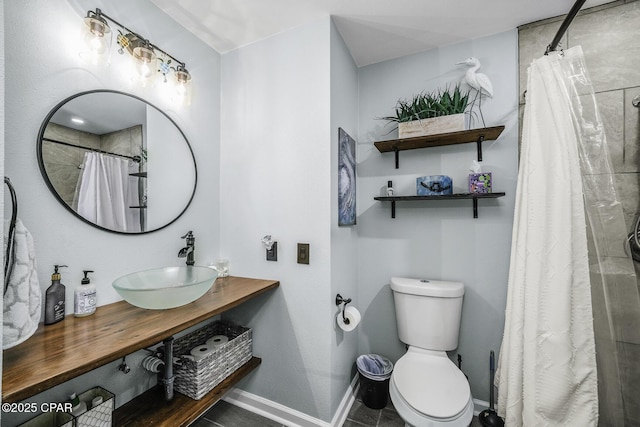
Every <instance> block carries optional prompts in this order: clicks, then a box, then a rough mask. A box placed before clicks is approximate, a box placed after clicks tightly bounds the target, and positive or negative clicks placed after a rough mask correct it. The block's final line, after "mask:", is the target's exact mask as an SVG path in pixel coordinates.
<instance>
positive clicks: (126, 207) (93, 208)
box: [77, 151, 140, 232]
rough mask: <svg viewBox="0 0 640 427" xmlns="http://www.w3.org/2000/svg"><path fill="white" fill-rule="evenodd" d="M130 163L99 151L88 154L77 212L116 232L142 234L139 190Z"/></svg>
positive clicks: (79, 188) (84, 165) (79, 187)
mask: <svg viewBox="0 0 640 427" xmlns="http://www.w3.org/2000/svg"><path fill="white" fill-rule="evenodd" d="M130 172H132V170H131V166H130V165H129V160H127V159H124V158H121V157H116V156H111V155H106V154H102V153H97V152H92V151H90V152H87V153H85V155H84V162H83V171H82V175H81V178H80V182H79V185H78V191H77V199H78V204H77V212H78V214H79V215H81V216H82V217H84V218H86V219H87V220H89V221H90V222H92V223H94V224H97V225H99V226H101V227H104V228H107V229H109V230H114V231H123V232H137V231H140V213H139V209H131V208H130V206H138V205H139V204H140V202H139V200H138V187H137V185H131V184H132V178H131V177H130V176H129V173H130Z"/></svg>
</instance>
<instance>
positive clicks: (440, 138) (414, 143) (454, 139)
mask: <svg viewBox="0 0 640 427" xmlns="http://www.w3.org/2000/svg"><path fill="white" fill-rule="evenodd" d="M503 130H504V126H494V127H488V128H480V129H470V130H462V131H459V132H449V133H441V134H437V135H427V136H417V137H414V138H403V139H391V140H388V141H378V142H374V144H373V145H375V147H376V148H377V149H378V151H380V152H381V153H388V152H394V153H395V157H396V169H398V167H399V155H398V153H399V152H400V151H405V150H415V149H418V148H428V147H439V146H442V145H454V144H466V143H469V142H475V143H476V145H477V150H478V161H479V162H481V161H482V142H483V141H491V140H494V139H498V137H499V136H500V134H501V133H502V131H503Z"/></svg>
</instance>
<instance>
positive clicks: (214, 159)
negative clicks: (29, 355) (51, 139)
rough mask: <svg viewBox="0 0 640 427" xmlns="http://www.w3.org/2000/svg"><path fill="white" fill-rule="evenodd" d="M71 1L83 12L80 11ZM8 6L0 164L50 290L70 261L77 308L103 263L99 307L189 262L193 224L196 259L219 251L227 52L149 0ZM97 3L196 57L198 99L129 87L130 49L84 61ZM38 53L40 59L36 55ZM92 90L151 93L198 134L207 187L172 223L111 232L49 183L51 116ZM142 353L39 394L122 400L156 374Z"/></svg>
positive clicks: (188, 131)
mask: <svg viewBox="0 0 640 427" xmlns="http://www.w3.org/2000/svg"><path fill="white" fill-rule="evenodd" d="M72 4H77V5H79V6H78V7H79V9H82V10H81V11H80V10H76V9H73V8H72V7H71V5H72ZM3 6H4V19H3V22H4V26H3V32H2V33H3V36H4V41H5V44H4V50H5V55H0V57H1V58H6V63H5V71H6V84H4V85H3V90H4V103H3V104H4V105H7V106H10V107H9V108H7V110H6V111H5V122H4V123H5V124H6V125H5V127H4V132H3V133H1V134H2V135H3V136H4V138H5V140H6V141H7V143H6V144H4V150H0V159H1V158H2V157H1V156H3V155H4V158H5V162H2V163H0V164H2V165H4V168H5V174H6V175H8V176H10V177H11V179H12V181H13V182H14V184H15V187H16V191H17V194H18V201H19V209H20V217H21V219H22V221H23V222H24V224H25V226H26V227H27V228H28V229H29V230H30V232H31V233H32V235H33V237H34V240H35V247H36V258H37V262H38V279H39V282H40V285H41V288H42V289H43V291H44V290H45V289H46V288H47V287H48V286H49V285H50V283H51V282H50V276H51V272H52V266H53V264H68V265H69V268H68V269H67V270H66V271H64V272H63V273H62V277H63V279H62V282H63V283H64V284H65V285H67V310H68V312H73V289H74V288H75V287H76V286H78V285H79V284H80V278H81V277H82V269H87V268H90V269H92V270H95V280H92V282H93V283H95V284H96V286H97V292H98V303H99V305H104V304H107V303H110V302H113V301H115V300H119V299H120V298H119V297H118V296H117V294H116V293H115V291H114V290H113V288H112V286H111V282H112V281H113V280H114V279H115V278H117V277H118V276H120V275H122V274H125V273H130V272H133V271H139V270H143V269H147V268H154V267H159V266H167V265H176V263H178V262H184V260H178V258H177V253H178V250H179V249H180V248H181V247H182V244H183V241H182V240H180V236H182V235H183V234H184V232H185V231H186V230H193V231H194V233H195V234H196V236H197V238H198V240H197V242H198V247H197V251H196V262H197V263H205V262H207V261H210V260H213V259H216V258H218V244H219V223H220V221H219V213H218V207H219V205H218V199H219V196H218V188H219V170H218V168H217V166H216V165H218V164H219V132H218V128H219V115H220V113H219V108H220V107H219V99H220V97H219V82H220V78H219V59H220V57H219V55H218V54H217V53H216V52H215V51H213V50H212V49H211V48H209V47H207V46H206V45H205V44H204V43H202V42H201V41H200V40H198V39H197V38H196V37H195V36H193V35H192V34H191V33H189V32H187V31H186V30H185V29H184V28H183V27H181V26H180V25H178V24H176V23H175V22H174V21H173V20H171V19H169V17H167V16H166V15H165V14H164V13H162V12H161V11H160V10H159V9H157V8H156V7H155V6H153V5H151V3H149V2H148V1H146V0H132V1H129V2H126V4H125V3H122V4H120V3H119V2H118V3H117V4H116V2H109V1H81V0H78V1H75V0H73V1H72V0H69V1H65V0H56V1H47V0H33V1H29V2H13V1H11V2H3ZM95 7H100V8H102V10H103V11H104V12H105V13H108V14H110V15H112V16H113V17H114V18H116V19H118V20H121V21H122V22H123V23H126V24H127V25H128V26H131V27H132V28H134V29H136V30H137V31H139V32H140V33H142V34H144V35H147V36H148V37H150V38H151V39H152V40H153V42H154V43H157V44H158V45H160V46H161V47H162V48H163V49H166V50H168V51H169V52H172V53H175V55H176V56H177V57H178V58H180V59H182V60H184V61H186V62H187V65H188V66H189V70H190V72H191V73H192V75H193V85H194V87H193V89H194V96H193V100H192V103H191V106H190V107H180V106H175V105H172V104H170V103H169V102H168V101H167V100H166V99H164V98H163V97H162V96H161V95H160V94H159V93H158V92H156V91H155V90H153V89H152V88H146V89H142V88H139V87H137V86H132V85H130V82H129V80H128V78H126V77H125V76H126V74H125V73H124V72H123V68H122V67H124V69H125V70H126V68H127V67H128V61H126V59H127V58H126V57H124V56H119V55H117V54H114V56H113V57H112V64H111V66H110V67H108V68H93V67H91V66H87V65H84V64H82V63H80V61H79V57H78V48H77V44H76V43H77V39H78V34H79V29H80V25H81V20H82V17H83V16H84V15H85V14H86V11H87V10H88V9H93V8H95ZM0 45H2V44H0ZM34 54H35V55H36V56H37V57H38V60H37V61H34V60H33V57H34V56H33V55H34ZM122 64H124V65H122ZM121 65H122V67H121ZM92 89H115V90H123V91H126V92H129V93H133V94H135V95H137V96H140V97H142V98H144V99H146V100H148V101H149V102H151V103H152V104H154V105H156V106H158V107H159V108H161V109H163V110H164V111H165V112H166V113H167V114H168V115H169V116H170V117H171V118H172V119H173V120H174V121H175V122H176V123H177V124H178V125H179V126H180V127H181V128H182V130H183V131H184V133H185V135H186V136H187V138H188V139H189V141H190V143H191V146H192V148H193V150H194V153H195V155H196V157H197V159H198V160H197V162H198V166H199V179H200V182H199V187H198V189H197V190H196V194H195V198H194V200H193V203H192V204H191V207H190V209H189V210H188V211H187V212H186V213H185V215H184V216H183V217H182V218H180V219H179V220H178V221H177V222H175V223H174V224H172V225H171V226H169V227H167V228H166V229H163V230H161V231H158V232H155V233H151V234H148V235H144V236H122V235H116V234H113V233H106V232H104V231H101V230H98V229H95V228H93V227H90V226H88V225H86V224H85V223H83V222H81V221H80V220H78V219H77V218H75V217H73V216H72V215H70V214H69V213H68V212H67V210H66V209H65V208H64V207H63V206H62V205H61V204H60V203H59V202H58V201H57V200H56V199H55V198H54V197H53V196H52V195H51V194H50V192H49V190H48V188H47V187H46V185H45V183H44V180H43V179H42V176H41V175H40V171H39V170H38V164H37V160H36V155H35V154H36V150H35V144H36V138H37V135H38V130H39V127H40V125H41V123H42V120H43V119H44V118H45V116H46V115H47V113H48V112H49V111H50V110H51V109H52V108H53V107H54V106H55V105H56V104H57V103H58V102H59V101H61V100H63V99H65V98H67V97H68V96H70V95H72V94H74V93H77V92H82V91H86V90H92ZM2 153H4V154H2ZM211 165H214V166H211ZM205 183H206V184H205ZM98 310H100V308H98ZM142 356H144V353H142V354H141V353H136V355H134V356H132V357H131V358H127V361H128V362H129V363H130V366H131V367H132V373H131V374H129V375H124V374H121V373H119V372H118V371H117V370H116V366H117V364H118V363H119V362H114V363H111V364H108V365H106V366H104V367H102V368H100V369H97V370H95V371H93V372H92V373H90V374H87V375H84V376H81V377H79V378H77V379H76V380H73V381H70V382H68V383H65V384H62V385H60V386H59V387H55V388H53V389H51V390H49V391H47V392H46V393H43V394H40V395H37V396H34V397H33V398H31V399H30V401H32V402H51V401H64V400H65V399H66V398H67V397H68V395H69V394H71V393H72V392H74V391H75V392H81V391H84V390H86V389H88V388H90V387H93V386H95V385H96V384H100V385H102V386H103V387H105V388H106V389H108V390H110V391H112V392H114V393H115V394H116V396H117V399H116V403H117V405H118V406H119V405H120V404H122V403H123V402H124V401H126V400H128V399H130V398H131V397H133V396H135V395H136V394H137V393H140V392H141V391H144V389H145V388H146V387H147V386H148V385H149V383H150V382H151V378H153V375H149V374H146V373H144V372H141V370H142V368H141V367H140V360H141V358H142ZM27 415H28V414H27ZM23 418H24V417H23ZM27 418H28V416H27ZM2 421H3V425H8V426H10V425H14V424H15V423H16V422H18V421H19V420H18V419H17V418H16V417H14V418H11V419H10V418H9V417H8V416H7V414H3V420H2Z"/></svg>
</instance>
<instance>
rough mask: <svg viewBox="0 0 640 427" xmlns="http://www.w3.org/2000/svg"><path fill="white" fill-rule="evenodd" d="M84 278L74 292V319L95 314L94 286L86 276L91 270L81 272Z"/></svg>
mask: <svg viewBox="0 0 640 427" xmlns="http://www.w3.org/2000/svg"><path fill="white" fill-rule="evenodd" d="M82 272H83V273H84V277H83V278H82V280H81V281H80V286H78V287H77V288H76V290H75V292H74V298H73V315H74V316H76V317H85V316H89V315H91V314H93V313H95V312H96V302H97V301H96V285H93V284H91V280H89V277H88V274H89V273H93V270H82Z"/></svg>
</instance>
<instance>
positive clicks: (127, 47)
mask: <svg viewBox="0 0 640 427" xmlns="http://www.w3.org/2000/svg"><path fill="white" fill-rule="evenodd" d="M109 22H110V23H112V24H114V25H115V26H117V27H119V28H118V35H117V36H116V42H117V44H118V46H119V48H118V53H119V54H121V55H123V54H124V53H125V52H126V53H128V54H129V55H131V58H132V61H133V68H134V69H135V70H136V72H137V74H138V75H139V77H140V79H141V81H142V84H143V85H146V83H148V82H150V81H153V80H154V78H155V77H156V76H157V75H158V73H160V75H161V77H162V80H163V82H164V83H169V81H171V82H172V83H173V85H174V86H175V91H174V92H175V95H174V96H175V97H176V98H178V99H179V100H180V101H181V102H182V103H184V104H188V103H189V101H190V94H191V74H189V71H187V68H186V64H185V63H184V62H182V61H179V60H178V59H176V58H175V57H174V56H172V55H170V54H169V53H167V52H166V51H164V50H162V49H160V48H159V47H158V46H156V45H154V44H153V43H151V41H150V40H149V39H146V38H144V37H142V36H141V35H140V34H138V33H136V32H135V31H132V30H130V29H129V28H127V27H125V26H124V25H122V24H120V23H119V22H118V21H116V20H115V19H113V18H111V17H110V16H109V15H106V14H105V13H104V12H102V10H100V9H98V8H96V10H95V11H93V10H90V11H88V12H87V16H86V17H85V18H84V19H83V41H84V45H85V50H84V51H83V52H81V53H80V56H81V57H82V58H83V59H85V60H88V61H89V62H91V63H94V64H98V63H108V62H109V54H110V47H111V37H112V36H111V34H112V31H111V28H110V27H109ZM174 64H176V65H175V66H174ZM168 74H172V78H171V79H170V80H168V79H167V75H168Z"/></svg>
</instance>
